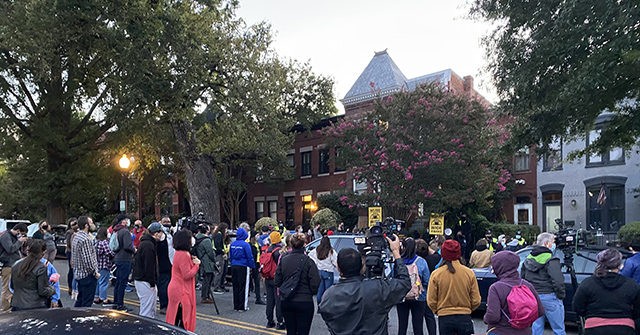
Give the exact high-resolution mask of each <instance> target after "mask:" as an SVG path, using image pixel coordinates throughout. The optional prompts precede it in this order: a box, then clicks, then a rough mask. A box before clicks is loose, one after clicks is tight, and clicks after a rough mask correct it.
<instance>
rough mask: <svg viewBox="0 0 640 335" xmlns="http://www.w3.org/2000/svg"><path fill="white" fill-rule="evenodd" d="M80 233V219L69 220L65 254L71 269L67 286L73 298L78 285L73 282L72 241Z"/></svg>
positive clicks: (65, 237) (65, 236)
mask: <svg viewBox="0 0 640 335" xmlns="http://www.w3.org/2000/svg"><path fill="white" fill-rule="evenodd" d="M77 231H78V219H77V218H73V217H72V218H69V219H68V220H67V231H66V232H65V233H64V239H65V241H66V242H67V245H66V246H65V249H64V252H65V255H66V256H67V266H68V267H69V271H67V285H69V289H68V292H69V295H70V296H73V295H74V291H76V292H75V293H76V295H77V290H78V284H77V283H76V281H75V280H73V264H71V241H73V236H74V235H75V233H76V232H77Z"/></svg>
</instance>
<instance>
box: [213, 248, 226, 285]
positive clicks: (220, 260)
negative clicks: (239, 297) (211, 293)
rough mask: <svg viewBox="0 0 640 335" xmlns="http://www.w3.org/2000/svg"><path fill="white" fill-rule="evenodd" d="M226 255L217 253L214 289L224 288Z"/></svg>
mask: <svg viewBox="0 0 640 335" xmlns="http://www.w3.org/2000/svg"><path fill="white" fill-rule="evenodd" d="M224 265H225V264H224V255H216V268H215V272H214V273H213V289H214V290H218V291H222V290H224V278H223V275H224Z"/></svg>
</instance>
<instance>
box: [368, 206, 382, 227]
mask: <svg viewBox="0 0 640 335" xmlns="http://www.w3.org/2000/svg"><path fill="white" fill-rule="evenodd" d="M376 222H382V207H369V227H371V226H375V224H376Z"/></svg>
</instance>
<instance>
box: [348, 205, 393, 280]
mask: <svg viewBox="0 0 640 335" xmlns="http://www.w3.org/2000/svg"><path fill="white" fill-rule="evenodd" d="M403 223H404V222H403V221H401V220H396V219H394V218H392V217H387V218H386V219H384V221H383V222H377V223H376V224H375V225H374V226H372V227H371V228H369V231H368V232H367V235H366V236H358V237H354V238H353V241H354V243H355V244H356V246H357V247H358V251H360V254H361V255H362V256H363V257H364V258H365V266H366V276H367V278H376V277H383V276H384V272H385V271H384V270H385V263H393V256H392V255H391V253H390V252H389V242H388V241H387V239H386V238H385V236H388V237H389V238H390V239H393V238H394V236H393V235H394V234H395V233H396V232H398V231H399V230H400V229H401V227H402V224H403Z"/></svg>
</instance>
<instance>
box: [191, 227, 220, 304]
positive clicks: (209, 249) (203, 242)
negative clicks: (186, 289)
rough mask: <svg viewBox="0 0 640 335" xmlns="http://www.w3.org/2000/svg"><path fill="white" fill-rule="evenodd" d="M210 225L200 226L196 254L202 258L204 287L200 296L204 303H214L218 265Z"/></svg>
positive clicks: (201, 273)
mask: <svg viewBox="0 0 640 335" xmlns="http://www.w3.org/2000/svg"><path fill="white" fill-rule="evenodd" d="M208 234H209V225H207V224H203V225H200V226H198V234H197V235H196V246H195V248H196V256H198V259H200V262H202V263H201V264H200V275H201V276H202V288H201V290H200V298H201V299H202V300H201V302H202V303H203V304H212V303H213V296H212V295H211V285H212V284H213V277H214V273H215V266H216V256H215V253H214V251H213V243H212V242H211V238H209V235H208Z"/></svg>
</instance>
